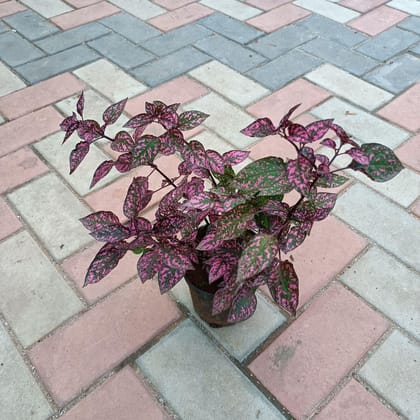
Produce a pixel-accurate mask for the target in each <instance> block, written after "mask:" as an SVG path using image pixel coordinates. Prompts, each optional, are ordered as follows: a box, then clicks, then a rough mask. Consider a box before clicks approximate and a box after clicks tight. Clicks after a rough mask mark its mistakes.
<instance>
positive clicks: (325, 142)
mask: <svg viewBox="0 0 420 420" xmlns="http://www.w3.org/2000/svg"><path fill="white" fill-rule="evenodd" d="M320 144H322V145H323V146H325V147H329V148H330V149H334V150H335V149H337V143H336V142H335V141H334V140H333V139H330V138H326V139H324V140H322V141H321V143H320Z"/></svg>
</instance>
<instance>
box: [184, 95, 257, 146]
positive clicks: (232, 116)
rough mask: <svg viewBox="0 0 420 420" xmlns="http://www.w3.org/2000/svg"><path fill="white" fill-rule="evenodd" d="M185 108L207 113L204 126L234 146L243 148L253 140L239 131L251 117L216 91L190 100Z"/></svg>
mask: <svg viewBox="0 0 420 420" xmlns="http://www.w3.org/2000/svg"><path fill="white" fill-rule="evenodd" d="M185 108H186V109H187V110H191V109H196V110H199V111H202V112H205V113H206V114H209V115H210V117H208V118H207V119H206V120H205V121H204V126H206V127H208V128H210V129H211V130H213V131H214V132H216V133H217V134H218V135H219V136H221V137H222V138H224V139H226V140H228V141H229V142H230V143H232V144H233V145H234V146H235V147H238V148H241V149H242V148H245V147H247V146H249V145H251V144H252V143H254V142H255V139H254V138H251V137H247V136H245V135H243V134H241V133H240V131H241V130H242V129H243V128H245V127H246V126H247V125H248V124H250V123H251V122H252V121H253V118H251V116H249V115H248V114H246V113H245V112H243V111H242V110H240V109H239V108H236V107H235V106H233V105H231V104H230V103H229V102H227V101H225V100H224V99H223V98H221V97H220V96H219V95H217V94H216V93H210V94H208V95H206V96H204V97H203V98H200V99H197V100H196V101H193V102H191V103H190V104H188V105H187V106H186V107H185Z"/></svg>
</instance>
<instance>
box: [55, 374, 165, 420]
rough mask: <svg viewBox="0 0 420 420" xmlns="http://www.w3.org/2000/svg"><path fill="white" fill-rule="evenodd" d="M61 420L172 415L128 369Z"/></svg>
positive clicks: (126, 419) (129, 419) (125, 419)
mask: <svg viewBox="0 0 420 420" xmlns="http://www.w3.org/2000/svg"><path fill="white" fill-rule="evenodd" d="M60 418H61V419H62V420H87V419H95V420H117V419H121V420H141V419H145V420H146V419H150V420H164V419H169V416H168V415H166V414H165V413H164V412H163V411H162V408H161V407H159V405H158V404H157V402H156V401H155V399H154V397H153V396H152V395H151V393H150V390H149V389H147V387H146V385H145V384H143V382H141V381H140V379H139V377H138V376H137V375H136V373H135V372H134V371H133V369H131V368H130V367H128V366H126V367H125V368H124V369H122V370H121V371H120V372H118V373H117V374H115V375H114V376H112V377H111V378H110V379H108V380H107V381H106V382H105V383H104V384H103V385H102V386H100V387H99V388H98V389H96V390H95V391H93V392H92V394H90V395H89V396H88V397H87V398H85V399H84V400H82V401H81V402H80V403H78V404H77V405H76V406H75V407H73V408H72V409H71V410H70V411H69V412H67V413H66V414H65V415H64V416H63V417H60Z"/></svg>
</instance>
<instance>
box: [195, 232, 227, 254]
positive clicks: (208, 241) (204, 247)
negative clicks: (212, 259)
mask: <svg viewBox="0 0 420 420" xmlns="http://www.w3.org/2000/svg"><path fill="white" fill-rule="evenodd" d="M215 237H216V233H215V232H209V233H207V235H206V236H205V237H204V238H203V239H202V240H201V242H200V243H199V244H198V246H197V248H196V249H198V250H200V251H211V250H213V249H216V248H219V246H220V245H221V244H222V243H223V241H218V240H217V239H215Z"/></svg>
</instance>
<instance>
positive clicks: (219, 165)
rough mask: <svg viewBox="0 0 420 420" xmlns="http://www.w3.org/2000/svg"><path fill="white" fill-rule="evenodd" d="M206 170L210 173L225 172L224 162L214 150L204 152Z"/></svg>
mask: <svg viewBox="0 0 420 420" xmlns="http://www.w3.org/2000/svg"><path fill="white" fill-rule="evenodd" d="M206 158H207V159H206V160H207V165H206V166H207V169H210V170H211V171H212V172H216V173H219V174H223V173H224V172H225V166H224V160H223V158H222V156H221V155H220V154H219V153H218V152H216V151H214V150H206Z"/></svg>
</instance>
